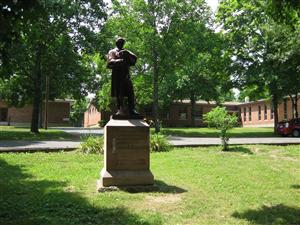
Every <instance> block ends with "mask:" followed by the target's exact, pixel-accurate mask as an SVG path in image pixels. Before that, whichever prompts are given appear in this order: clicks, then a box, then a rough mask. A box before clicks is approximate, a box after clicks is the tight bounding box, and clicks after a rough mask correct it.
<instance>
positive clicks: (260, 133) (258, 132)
mask: <svg viewBox="0 0 300 225" xmlns="http://www.w3.org/2000/svg"><path fill="white" fill-rule="evenodd" d="M162 132H163V133H164V134H165V135H173V136H181V137H219V134H220V132H219V131H218V130H217V129H215V128H207V127H203V128H163V129H162ZM228 134H229V137H277V136H278V135H276V134H274V132H273V128H272V127H236V128H233V129H231V130H229V131H228Z"/></svg>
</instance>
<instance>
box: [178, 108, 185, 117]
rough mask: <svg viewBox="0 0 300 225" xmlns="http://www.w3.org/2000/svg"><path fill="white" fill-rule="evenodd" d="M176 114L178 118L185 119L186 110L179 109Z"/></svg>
mask: <svg viewBox="0 0 300 225" xmlns="http://www.w3.org/2000/svg"><path fill="white" fill-rule="evenodd" d="M178 116H179V119H180V120H187V110H186V108H183V109H179V111H178Z"/></svg>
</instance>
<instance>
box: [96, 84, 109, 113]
mask: <svg viewBox="0 0 300 225" xmlns="http://www.w3.org/2000/svg"><path fill="white" fill-rule="evenodd" d="M110 92H111V82H110V81H107V83H104V84H103V85H102V86H101V89H100V90H99V91H98V95H97V97H98V104H99V107H100V109H101V110H104V111H108V112H109V111H111V104H112V98H111V97H110V95H111V94H110Z"/></svg>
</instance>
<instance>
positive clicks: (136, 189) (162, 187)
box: [118, 180, 187, 194]
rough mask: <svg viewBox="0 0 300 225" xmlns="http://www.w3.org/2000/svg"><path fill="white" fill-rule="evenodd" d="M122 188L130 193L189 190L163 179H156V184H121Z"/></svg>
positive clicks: (175, 192) (177, 192) (182, 191)
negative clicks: (167, 182) (169, 183)
mask: <svg viewBox="0 0 300 225" xmlns="http://www.w3.org/2000/svg"><path fill="white" fill-rule="evenodd" d="M118 188H119V189H120V190H122V191H125V192H128V193H132V194H134V193H145V192H152V193H172V194H180V193H184V192H187V190H185V189H183V188H180V187H177V186H173V185H168V184H166V183H165V182H163V181H160V180H155V181H154V185H149V186H147V185H146V186H124V187H122V186H120V187H118Z"/></svg>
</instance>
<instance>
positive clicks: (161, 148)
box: [150, 134, 172, 152]
mask: <svg viewBox="0 0 300 225" xmlns="http://www.w3.org/2000/svg"><path fill="white" fill-rule="evenodd" d="M171 148H172V146H171V144H170V142H169V141H168V139H167V138H166V137H165V136H164V135H162V134H151V135H150V151H151V152H167V151H170V150H171Z"/></svg>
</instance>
